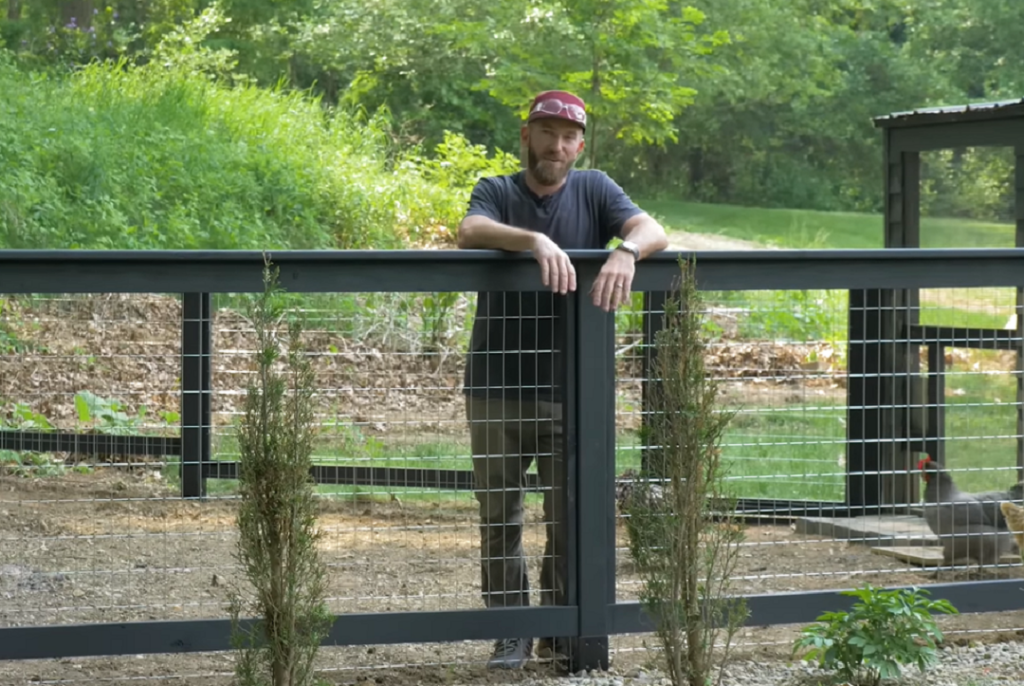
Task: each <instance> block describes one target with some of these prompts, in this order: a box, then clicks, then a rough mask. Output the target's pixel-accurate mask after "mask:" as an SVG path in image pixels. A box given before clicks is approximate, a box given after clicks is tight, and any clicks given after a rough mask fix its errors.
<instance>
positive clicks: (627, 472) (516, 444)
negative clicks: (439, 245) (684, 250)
mask: <svg viewBox="0 0 1024 686" xmlns="http://www.w3.org/2000/svg"><path fill="white" fill-rule="evenodd" d="M283 298H284V302H285V304H286V307H285V311H284V315H283V317H282V320H281V321H280V322H279V325H280V326H279V327H278V333H279V334H280V336H281V339H282V340H283V335H284V333H283V332H284V329H285V327H284V324H286V323H287V322H288V321H289V320H298V321H301V322H302V324H303V328H304V331H305V333H304V336H303V339H302V348H303V350H304V354H305V355H306V356H307V359H308V360H309V361H310V363H311V364H312V368H313V371H314V386H315V388H313V393H312V398H313V400H312V403H313V406H314V407H313V408H312V409H313V415H314V424H315V435H316V440H315V445H314V449H313V464H314V469H313V476H314V478H315V479H316V487H315V490H316V494H317V496H318V503H319V510H318V517H317V525H318V528H319V529H320V530H321V531H322V533H323V538H322V539H321V542H320V551H321V552H322V554H323V559H324V561H325V563H326V565H327V568H328V582H329V583H328V590H327V602H328V607H329V609H330V611H331V612H335V613H354V612H365V613H375V614H377V613H394V612H406V611H431V610H476V609H482V608H484V607H487V606H515V605H525V604H530V605H542V604H555V605H559V604H569V603H570V602H571V599H570V597H569V596H571V594H572V586H573V583H574V579H575V578H576V577H575V576H574V574H582V575H585V574H586V573H587V570H588V568H589V565H590V563H591V561H590V560H577V561H576V562H577V568H576V569H572V568H570V566H569V560H570V558H571V557H572V555H571V551H572V549H571V548H570V544H571V543H572V536H571V531H572V526H573V523H572V518H573V516H574V515H573V513H572V508H571V507H570V506H569V503H568V498H567V494H566V491H565V489H564V486H565V482H566V479H568V478H569V475H570V474H574V473H576V472H574V469H575V463H574V459H575V456H574V455H573V454H572V451H571V450H570V451H566V449H565V448H566V443H565V439H566V435H567V434H566V432H569V431H571V430H573V429H572V421H571V415H567V414H566V412H567V410H566V406H565V404H564V403H565V402H566V399H567V398H568V397H570V395H568V394H566V389H565V388H563V384H565V383H566V382H567V380H568V381H570V382H571V380H572V374H573V371H572V369H571V368H570V367H571V365H569V366H567V365H566V359H567V357H566V351H565V350H563V349H561V346H562V344H563V343H564V342H565V341H566V340H568V339H567V338H565V337H566V336H567V335H568V334H567V331H566V330H565V329H564V328H562V327H564V325H565V324H566V323H567V322H568V323H569V324H570V325H571V322H572V321H573V319H572V318H571V317H567V316H566V314H567V311H566V310H565V309H562V308H563V307H564V306H565V302H566V301H565V300H562V299H560V298H559V297H557V296H553V295H552V294H550V293H546V292H536V293H534V292H524V293H519V292H514V293H513V292H509V293H495V294H491V295H489V296H486V303H487V305H486V306H485V307H483V308H479V309H478V304H477V297H476V294H475V293H417V294H407V293H348V294H325V295H309V294H285V295H284V296H283ZM1015 298H1016V295H1015V292H1014V291H1013V290H1012V289H1010V290H1007V289H1000V290H993V289H945V290H936V289H931V290H922V291H921V292H920V294H916V293H911V292H904V291H845V290H829V291H822V290H814V291H811V290H807V291H799V290H788V291H708V292H705V293H704V301H705V306H706V312H705V313H704V329H703V331H704V334H705V340H706V345H707V347H706V355H705V362H706V366H707V371H708V373H709V374H710V375H711V376H712V377H713V378H714V379H715V380H717V382H718V384H719V389H720V391H721V392H720V396H719V401H720V405H721V407H722V409H723V410H727V411H730V412H734V413H735V414H734V415H733V416H732V419H731V421H730V422H729V424H728V426H727V428H726V431H725V434H724V436H723V438H722V441H721V456H722V460H723V465H724V466H725V468H726V477H725V479H726V480H725V484H726V486H727V488H728V489H729V490H730V491H731V492H732V493H733V494H734V495H735V496H736V497H737V498H738V511H739V513H740V520H739V522H740V526H741V528H742V533H743V538H742V541H741V543H740V545H739V552H738V558H737V566H736V570H735V573H734V574H733V575H732V579H731V581H732V585H731V590H732V591H733V592H736V593H743V594H768V593H792V592H800V591H813V590H825V589H835V588H843V587H851V586H858V585H861V584H863V583H872V584H874V585H885V586H893V585H926V584H929V583H934V582H935V581H936V580H940V581H949V580H967V579H979V578H981V579H989V578H992V579H998V578H1019V577H1020V576H1021V574H1022V569H1021V564H1020V558H1019V555H1018V557H1016V558H1013V556H1012V553H1014V552H1016V550H1015V549H1014V548H1013V546H1012V538H1013V537H1012V534H1011V533H1010V532H1009V529H1008V528H1007V527H1005V526H1004V527H1002V528H999V527H996V528H997V529H999V530H998V531H996V532H994V533H995V535H994V536H993V538H998V539H999V540H1001V541H1004V542H1006V543H1008V545H1007V547H1006V549H1005V552H1008V553H1011V555H1009V556H1008V557H1005V559H1004V558H1000V559H999V560H996V561H984V562H985V563H984V564H981V565H979V564H978V563H977V561H973V562H971V561H966V560H960V559H956V560H947V559H945V558H944V556H943V541H949V540H951V539H950V537H951V536H952V538H956V537H958V536H965V537H966V535H967V534H971V536H972V537H973V539H972V540H976V539H977V538H978V537H979V535H980V534H986V533H989V532H986V531H978V530H974V529H970V530H968V531H961V530H956V531H952V532H950V531H939V532H936V531H935V530H934V529H933V523H932V522H930V521H929V517H928V513H929V512H931V511H935V507H938V508H941V507H942V504H941V502H938V501H941V500H943V499H944V498H946V497H947V496H948V495H949V492H948V489H946V490H941V491H936V492H932V491H929V489H928V486H929V484H930V483H933V482H935V480H937V479H938V478H939V477H938V476H935V477H934V479H932V477H931V476H929V479H930V480H925V479H924V478H923V477H924V476H928V475H929V474H931V473H930V472H928V467H927V465H924V467H920V466H919V465H918V460H919V459H920V458H922V457H924V456H925V455H929V456H931V457H932V458H933V459H934V461H935V462H936V463H938V465H939V466H940V467H942V468H944V469H945V472H944V474H946V475H948V476H949V477H950V478H951V479H952V480H953V481H954V482H955V483H956V485H957V486H958V487H959V488H960V489H961V490H962V491H964V492H970V493H977V492H980V491H985V490H988V491H999V490H1002V491H1003V494H1004V495H1009V496H1013V495H1014V491H1012V489H1013V487H1014V485H1015V484H1017V482H1018V479H1019V474H1020V470H1019V467H1020V465H1021V462H1020V456H1021V454H1022V452H1021V447H1020V446H1021V438H1022V433H1024V432H1022V430H1021V424H1020V422H1021V420H1020V417H1021V413H1020V407H1021V403H1020V397H1019V388H1020V379H1021V374H1020V369H1021V367H1020V362H1019V357H1018V355H1019V350H1020V341H1021V336H1020V333H1019V332H1020V325H1019V323H1018V321H1017V318H1016V316H1015V315H1016V313H1017V311H1018V310H1017V305H1016V299H1015ZM251 300H252V296H249V295H240V294H221V295H215V296H213V298H212V302H211V303H210V305H209V307H208V309H204V308H206V307H207V306H206V305H205V304H203V303H202V302H201V301H197V300H196V299H194V298H192V299H190V296H188V295H186V296H184V297H183V296H172V295H158V294H153V295H132V296H121V295H118V296H110V295H95V296H79V295H73V296H61V295H46V296H42V295H36V296H17V297H14V296H4V298H3V302H2V308H3V309H2V316H0V400H2V401H3V406H2V422H3V426H2V427H0V428H2V429H3V431H2V433H0V440H2V441H3V443H2V446H0V511H2V516H0V560H2V562H0V565H2V566H0V593H2V598H3V603H2V605H0V625H2V626H5V627H28V626H42V625H50V624H80V623H93V622H99V623H103V622H131V621H138V620H168V619H175V620H177V619H205V618H226V617H227V616H228V610H227V602H228V598H229V594H230V592H231V591H232V590H234V589H240V590H243V591H244V590H246V589H247V588H248V586H247V582H246V580H245V578H244V575H243V574H242V570H241V568H240V566H239V564H238V560H237V558H236V550H237V541H238V534H237V522H236V513H237V509H238V505H239V502H238V499H239V498H238V495H239V488H238V481H237V476H238V471H237V470H238V469H239V463H240V461H242V460H244V459H245V456H244V455H243V454H242V453H241V450H240V442H239V432H240V430H241V429H242V428H243V427H244V426H245V421H246V412H245V409H246V406H245V400H246V397H247V395H246V389H247V387H248V385H249V384H250V383H251V382H253V381H254V369H255V360H256V351H257V347H256V339H255V332H254V327H253V322H252V320H251V318H250V316H249V314H248V311H247V305H248V303H250V302H251ZM197 302H198V303H199V307H198V309H196V307H197V305H196V303H197ZM660 308H661V305H660V304H659V301H658V299H657V297H655V296H651V295H648V296H644V295H643V294H637V295H635V296H634V300H633V302H632V304H631V306H630V307H628V308H624V309H623V310H621V311H620V312H618V313H617V314H616V315H615V317H614V321H615V325H616V340H615V345H614V352H615V373H616V379H615V407H616V412H615V436H616V439H615V440H616V444H615V475H616V479H617V483H616V489H615V497H616V499H617V503H616V504H617V505H618V506H620V512H619V515H618V521H617V526H616V530H615V535H616V565H615V568H616V577H617V578H616V589H615V598H616V600H618V601H631V600H635V599H636V598H638V597H639V591H640V583H641V582H640V577H639V575H638V573H637V570H636V568H635V565H634V563H633V561H632V560H631V559H630V554H629V539H628V532H627V529H626V527H625V526H624V518H625V517H626V516H628V514H627V513H626V512H625V511H624V508H622V507H621V505H622V502H623V499H624V497H625V496H626V495H627V494H628V492H629V487H630V483H631V480H633V479H635V478H636V477H637V476H638V475H639V473H640V472H641V471H642V469H643V466H644V456H645V455H646V454H648V452H649V450H650V448H651V445H650V444H649V442H648V440H649V439H648V435H647V434H646V433H645V424H646V423H647V422H648V421H649V416H650V413H651V412H652V411H655V409H657V408H654V407H652V405H651V398H650V388H651V384H652V383H656V382H657V379H655V378H653V375H652V374H653V372H652V369H653V367H652V366H651V365H652V358H653V357H654V356H655V355H656V353H657V346H656V345H654V336H653V331H652V330H651V323H652V322H655V323H657V321H658V320H659V317H660V315H661V309H660ZM196 322H198V323H199V324H201V325H200V326H196V325H195V324H196ZM207 323H208V331H209V337H210V345H209V347H208V348H207V347H204V346H206V343H205V342H204V341H203V340H200V339H202V338H203V337H204V336H206V333H205V332H206V331H207V329H205V328H204V327H205V326H206V325H207ZM485 340H490V341H491V345H484V341H485ZM581 347H585V346H581ZM197 351H198V352H197ZM207 354H208V355H209V359H210V363H209V375H210V384H209V387H208V389H209V399H210V413H209V417H208V418H207V417H206V415H205V414H204V413H203V406H202V404H201V403H200V404H194V398H195V396H196V394H197V393H198V394H199V395H200V396H201V395H203V390H202V389H203V388H204V386H203V385H202V384H203V383H205V382H204V381H203V380H202V378H200V377H202V376H203V374H205V372H204V371H203V369H204V368H203V367H202V366H201V365H200V366H198V367H197V366H196V364H195V363H194V360H195V359H196V358H197V357H203V356H204V355H207ZM190 360H192V361H191V362H190ZM203 364H205V363H203ZM197 370H198V372H197ZM197 374H198V376H197ZM197 379H198V380H197ZM197 389H198V390H197ZM467 390H469V391H470V392H469V393H468V394H467ZM190 398H192V400H190ZM588 400H590V399H588ZM189 403H193V404H191V405H190V404H189ZM590 407H592V408H593V407H596V405H594V404H593V403H592V404H591V405H590ZM189 408H191V409H189ZM197 408H198V410H197ZM207 422H208V423H209V426H206V424H207ZM207 428H209V429H211V431H210V449H209V452H208V453H206V452H204V451H205V448H204V447H203V445H204V444H203V440H204V439H203V433H202V431H198V432H197V430H205V429H207ZM579 457H580V459H581V460H582V461H586V460H587V459H588V458H587V455H586V454H585V451H581V454H580V456H579ZM585 468H586V463H585V462H583V463H582V464H581V465H580V469H581V470H582V469H585ZM936 474H937V473H936ZM196 475H201V476H202V478H203V479H205V494H204V497H202V498H196V497H182V496H183V493H186V492H187V491H189V489H190V488H192V486H193V485H194V484H191V482H190V479H194V478H195V477H196ZM942 478H945V477H942ZM930 493H931V495H929V494H930ZM936 493H939V495H936ZM929 497H932V498H933V500H936V502H929ZM997 497H999V498H1000V499H1004V498H1002V497H1001V496H997ZM1005 499H1011V500H1012V499H1015V498H1013V497H1008V498H1005ZM929 506H933V508H932V509H931V510H929ZM577 525H578V526H579V527H587V526H590V525H591V523H590V522H582V521H581V522H578V523H577ZM940 528H941V527H940ZM577 531H579V530H577ZM940 534H941V535H942V536H946V538H941V537H940ZM1000 552H1004V551H1003V550H1002V549H1000ZM986 622H987V623H986ZM992 622H998V623H999V626H998V627H996V625H995V624H992ZM947 624H948V626H949V627H951V628H952V630H953V631H954V634H955V632H957V631H960V632H966V633H970V632H979V631H983V630H991V629H993V628H1001V629H1007V630H1009V629H1011V628H1013V627H1016V626H1018V625H1024V621H1022V620H1021V618H1020V617H1018V616H1017V615H1006V616H988V617H985V616H982V617H980V618H979V617H967V616H965V617H963V618H954V619H952V620H949V621H948V622H947ZM792 629H793V627H785V626H782V627H775V628H767V629H766V628H759V627H745V628H744V629H743V630H742V632H741V634H740V637H739V645H740V647H745V649H748V650H754V651H756V650H758V649H759V646H766V645H782V644H783V643H785V640H784V637H785V636H786V633H785V632H786V631H792ZM538 633H542V632H538ZM524 638H528V641H527V642H525V643H517V642H515V641H512V642H504V643H502V642H499V643H498V644H495V642H494V641H493V640H491V639H487V640H479V641H466V642H435V643H422V644H395V645H372V646H350V647H343V648H330V649H325V651H324V652H323V653H322V656H321V658H320V659H321V661H322V669H323V670H325V672H344V671H346V670H349V669H357V670H358V669H380V670H391V671H390V672H389V674H391V675H392V676H394V675H398V674H404V675H405V676H407V677H408V678H414V677H415V678H419V676H422V675H423V674H426V673H427V672H416V671H415V670H417V669H420V670H428V671H429V670H435V671H436V670H444V669H448V668H451V667H452V666H455V665H459V666H466V667H473V668H481V669H482V668H483V667H484V666H485V664H486V663H487V662H488V661H489V660H494V659H497V660H499V661H501V660H505V661H507V662H511V663H516V662H518V661H519V660H520V658H524V657H526V656H527V655H532V656H533V657H534V658H536V657H538V656H539V657H541V658H542V659H543V658H544V657H546V656H549V655H557V654H558V653H559V651H560V650H563V649H564V646H563V645H562V644H560V643H559V641H558V640H557V639H559V638H560V637H545V636H543V635H536V636H533V637H524ZM612 646H613V648H614V659H615V660H616V661H617V663H616V664H619V665H621V666H623V667H624V668H625V667H627V666H628V668H630V669H633V668H640V667H643V665H644V664H647V663H649V661H650V654H651V653H650V649H651V648H656V645H655V642H654V641H653V640H652V637H651V636H650V635H628V636H619V637H613V638H612ZM104 659H107V658H97V659H96V660H97V664H98V663H101V662H102V660H104ZM109 659H110V660H114V658H109ZM182 660H184V662H182V663H181V664H182V665H183V666H182V667H181V668H180V670H179V671H181V673H190V674H196V675H205V676H206V677H209V678H210V679H215V678H221V677H219V676H217V675H218V674H221V672H224V673H226V672H225V670H226V669H228V668H229V664H230V656H228V655H226V654H224V655H220V656H219V657H216V656H205V657H203V656H198V655H197V656H191V657H188V658H182ZM218 660H220V662H218ZM155 664H156V663H154V665H155ZM167 664H170V663H167ZM218 665H219V666H218ZM153 669H155V666H154V667H153ZM401 670H413V671H410V672H402V671H401ZM129 671H130V670H129ZM431 673H433V672H431ZM153 674H155V673H154V672H151V673H150V676H152V675H153ZM417 675H419V676H417ZM197 678H198V677H197ZM389 678H390V677H389ZM197 683H198V682H197ZM211 683H214V682H211Z"/></svg>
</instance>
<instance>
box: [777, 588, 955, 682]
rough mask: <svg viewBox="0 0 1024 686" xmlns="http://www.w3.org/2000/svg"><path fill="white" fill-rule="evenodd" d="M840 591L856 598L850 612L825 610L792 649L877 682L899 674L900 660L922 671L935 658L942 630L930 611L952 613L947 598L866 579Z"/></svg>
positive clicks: (842, 671) (854, 677) (860, 679)
mask: <svg viewBox="0 0 1024 686" xmlns="http://www.w3.org/2000/svg"><path fill="white" fill-rule="evenodd" d="M841 595H845V596H852V597H855V598H858V599H859V600H858V601H857V602H856V603H854V605H853V608H852V609H851V610H850V611H849V612H826V613H825V614H823V615H821V617H819V618H818V621H819V622H821V623H819V624H813V625H811V626H808V627H805V628H804V629H803V630H802V632H801V636H800V637H799V638H798V639H797V640H796V642H795V644H794V653H796V652H798V651H799V650H801V649H805V650H806V652H805V658H809V659H814V660H817V662H818V663H819V664H820V665H821V666H822V667H824V668H825V669H828V670H834V671H836V672H837V673H838V674H839V675H840V676H841V677H842V678H844V679H847V680H849V681H854V680H857V681H858V682H859V683H864V684H871V685H872V686H873V685H875V684H878V683H879V682H880V681H881V680H882V679H894V678H898V677H899V676H900V674H901V669H902V667H903V666H904V665H916V666H917V667H918V668H919V669H920V670H921V671H922V672H923V671H925V670H926V669H928V668H929V667H931V666H933V665H934V664H935V663H936V662H937V661H938V650H937V643H938V642H940V641H942V632H941V631H940V630H939V627H938V625H937V624H936V623H935V620H934V618H933V617H932V613H940V612H941V613H945V614H956V613H957V610H956V608H955V607H953V605H952V604H951V603H950V602H949V601H947V600H930V599H928V598H927V597H926V596H928V595H929V593H928V591H926V590H924V589H917V588H913V589H897V590H890V591H885V590H881V589H877V588H874V587H872V586H871V585H870V584H866V585H865V586H864V587H863V588H859V589H853V590H849V591H843V592H842V593H841Z"/></svg>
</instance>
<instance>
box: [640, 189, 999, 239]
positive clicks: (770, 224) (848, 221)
mask: <svg viewBox="0 0 1024 686" xmlns="http://www.w3.org/2000/svg"><path fill="white" fill-rule="evenodd" d="M639 204H640V205H641V206H642V207H643V208H644V209H646V210H647V211H649V212H651V213H652V214H653V215H655V216H656V217H657V218H658V219H659V220H661V221H662V222H663V223H664V224H665V227H666V228H668V229H670V230H676V231H689V232H691V233H706V234H714V235H719V236H725V237H727V238H737V239H741V240H747V241H753V242H756V243H759V244H762V245H765V246H774V247H779V248H833V249H871V248H882V247H884V234H883V225H882V215H881V214H863V213H855V212H819V211H815V210H782V209H762V208H758V207H738V206H735V205H714V204H704V203H694V202H679V201H674V200H651V201H641V202H640V203H639ZM921 237H922V239H921V247H923V248H1009V247H1013V243H1014V227H1013V225H1012V224H996V223H992V222H981V221H973V220H969V219H949V218H935V217H922V218H921Z"/></svg>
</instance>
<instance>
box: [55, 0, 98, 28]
mask: <svg viewBox="0 0 1024 686" xmlns="http://www.w3.org/2000/svg"><path fill="white" fill-rule="evenodd" d="M92 10H93V0H64V1H63V2H61V3H60V23H61V25H62V26H67V25H68V24H70V23H71V21H72V20H74V22H75V26H77V27H78V28H80V29H87V28H89V27H90V26H92Z"/></svg>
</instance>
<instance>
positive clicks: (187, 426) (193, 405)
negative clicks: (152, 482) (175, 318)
mask: <svg viewBox="0 0 1024 686" xmlns="http://www.w3.org/2000/svg"><path fill="white" fill-rule="evenodd" d="M212 328H213V327H212V311H211V304H210V294H209V293H185V294H184V295H183V297H182V308H181V469H180V473H181V497H183V498H203V497H205V496H206V477H205V476H204V474H203V470H204V468H205V466H206V464H207V463H208V462H209V461H210V456H211V448H210V427H211V425H212V424H213V414H212V412H211V407H210V394H211V390H212V385H213V384H212V373H211V372H212V370H211V363H212V354H213V331H212Z"/></svg>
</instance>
